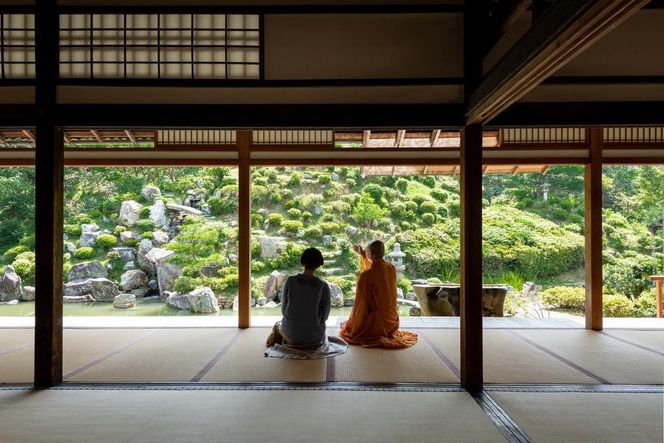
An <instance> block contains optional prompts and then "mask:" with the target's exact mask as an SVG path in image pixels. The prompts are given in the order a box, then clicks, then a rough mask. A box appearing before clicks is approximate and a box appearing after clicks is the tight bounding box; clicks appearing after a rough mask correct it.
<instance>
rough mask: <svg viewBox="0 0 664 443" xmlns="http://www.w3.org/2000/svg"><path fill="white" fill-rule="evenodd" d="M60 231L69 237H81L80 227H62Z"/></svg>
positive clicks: (72, 225)
mask: <svg viewBox="0 0 664 443" xmlns="http://www.w3.org/2000/svg"><path fill="white" fill-rule="evenodd" d="M62 230H63V231H64V233H65V234H67V235H68V236H70V237H79V236H80V235H81V233H82V232H81V225H74V224H71V225H63V226H62Z"/></svg>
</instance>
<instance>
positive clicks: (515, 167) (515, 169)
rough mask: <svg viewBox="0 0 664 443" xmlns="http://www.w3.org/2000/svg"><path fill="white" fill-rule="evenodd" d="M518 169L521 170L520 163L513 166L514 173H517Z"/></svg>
mask: <svg viewBox="0 0 664 443" xmlns="http://www.w3.org/2000/svg"><path fill="white" fill-rule="evenodd" d="M518 170H519V165H514V167H513V168H512V175H516V171H518Z"/></svg>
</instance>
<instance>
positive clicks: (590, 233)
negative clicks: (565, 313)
mask: <svg viewBox="0 0 664 443" xmlns="http://www.w3.org/2000/svg"><path fill="white" fill-rule="evenodd" d="M586 139H587V140H588V144H589V146H590V163H588V164H587V165H586V166H585V171H584V172H585V224H586V233H585V235H586V251H585V262H586V329H593V330H596V331H599V330H601V329H602V289H603V286H604V281H603V278H604V277H603V273H602V267H603V262H602V240H603V239H602V128H592V129H588V130H587V131H586Z"/></svg>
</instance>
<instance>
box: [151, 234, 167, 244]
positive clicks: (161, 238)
mask: <svg viewBox="0 0 664 443" xmlns="http://www.w3.org/2000/svg"><path fill="white" fill-rule="evenodd" d="M169 240H170V238H169V237H168V234H167V233H165V232H164V231H154V232H153V233H152V243H154V245H155V246H163V245H165V244H166V243H168V241H169Z"/></svg>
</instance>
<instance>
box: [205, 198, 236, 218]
mask: <svg viewBox="0 0 664 443" xmlns="http://www.w3.org/2000/svg"><path fill="white" fill-rule="evenodd" d="M207 204H208V205H209V206H210V213H211V214H212V215H222V214H232V213H234V212H235V211H236V210H237V204H238V203H237V199H235V198H225V199H222V198H221V197H210V198H209V199H208V201H207Z"/></svg>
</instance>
